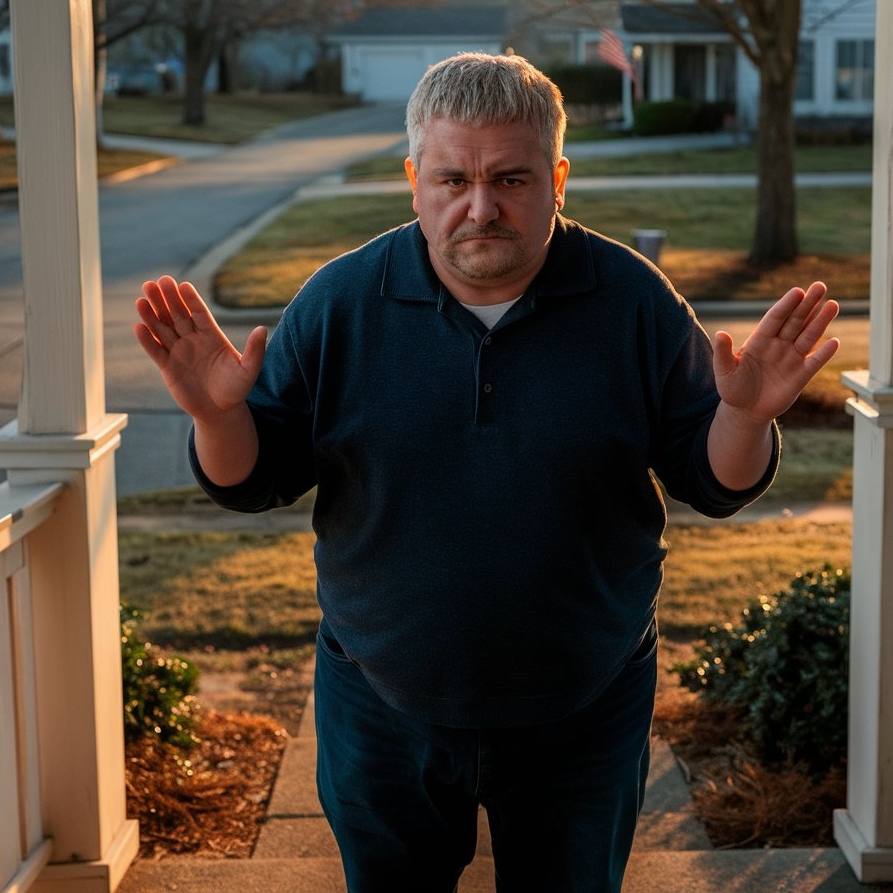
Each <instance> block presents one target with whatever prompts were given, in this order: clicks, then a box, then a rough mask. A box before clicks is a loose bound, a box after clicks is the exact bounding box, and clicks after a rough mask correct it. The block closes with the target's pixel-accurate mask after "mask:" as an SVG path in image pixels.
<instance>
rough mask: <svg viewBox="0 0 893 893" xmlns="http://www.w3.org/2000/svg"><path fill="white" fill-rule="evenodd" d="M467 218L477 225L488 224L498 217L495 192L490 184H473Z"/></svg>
mask: <svg viewBox="0 0 893 893" xmlns="http://www.w3.org/2000/svg"><path fill="white" fill-rule="evenodd" d="M468 217H469V219H470V220H473V221H474V222H475V223H477V224H484V223H490V222H492V221H493V220H496V218H497V217H499V204H498V202H497V200H496V190H495V189H494V188H493V186H492V185H491V184H490V183H475V184H474V186H473V187H472V189H471V195H470V197H469V204H468Z"/></svg>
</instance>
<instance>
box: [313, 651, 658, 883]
mask: <svg viewBox="0 0 893 893" xmlns="http://www.w3.org/2000/svg"><path fill="white" fill-rule="evenodd" d="M656 680H657V642H656V636H652V637H649V638H648V640H647V641H646V643H645V644H644V645H643V646H642V647H641V648H640V649H639V652H637V653H636V654H635V655H634V656H633V658H632V659H631V660H630V661H629V663H628V664H627V665H626V667H625V668H624V670H623V671H622V672H621V673H620V674H619V675H618V676H617V678H616V679H615V680H614V681H613V682H612V683H611V685H610V686H609V687H608V688H607V689H606V690H605V691H604V692H603V693H602V695H600V696H599V697H598V698H597V699H596V700H595V701H593V702H592V703H591V704H590V705H588V706H587V707H586V708H584V709H583V710H581V711H579V712H578V713H576V714H574V715H572V716H570V717H568V718H566V719H562V720H560V721H558V722H554V723H548V724H544V725H537V726H532V727H524V728H506V729H453V728H446V727H442V726H432V725H430V724H427V723H424V722H420V721H417V720H415V719H413V718H411V717H409V716H407V715H406V714H404V713H402V712H401V711H398V710H395V709H393V708H392V707H390V706H388V705H387V704H386V703H385V702H384V701H382V700H381V698H379V697H378V695H377V694H376V693H375V692H374V691H373V690H372V688H371V687H370V686H369V684H368V682H367V681H366V680H365V678H364V677H363V675H362V673H361V672H360V671H359V670H358V669H357V667H356V666H355V665H354V664H353V663H352V662H351V661H349V660H348V659H347V658H346V657H345V656H344V654H343V652H341V650H340V648H339V647H338V645H337V643H336V642H333V641H332V640H331V639H328V638H326V637H323V636H320V637H319V638H318V640H317V659H316V680H315V698H316V724H317V735H318V768H317V781H318V787H319V797H320V802H321V803H322V806H323V810H324V812H325V814H326V817H327V818H328V820H329V823H330V825H331V827H332V830H333V832H334V834H335V838H336V840H337V842H338V846H339V849H340V851H341V858H342V862H343V865H344V872H345V876H346V879H347V886H348V890H349V891H350V893H452V891H453V890H455V888H456V885H457V883H458V880H459V877H460V875H461V874H462V871H463V869H464V868H465V866H466V865H468V864H469V863H470V862H471V860H472V858H473V857H474V852H475V846H476V842H477V814H478V808H479V806H483V808H484V809H485V810H486V812H487V818H488V821H489V825H490V836H491V840H492V844H493V859H494V863H495V867H496V889H497V890H498V891H499V893H527V891H530V893H620V887H621V882H622V879H623V872H624V869H625V867H626V863H627V860H628V858H629V852H630V848H631V846H632V841H633V835H634V833H635V827H636V821H637V818H638V814H639V810H640V809H641V806H642V800H643V797H644V792H645V779H646V776H647V774H648V759H649V743H648V742H649V734H650V727H651V716H652V712H653V708H654V691H655V685H656Z"/></svg>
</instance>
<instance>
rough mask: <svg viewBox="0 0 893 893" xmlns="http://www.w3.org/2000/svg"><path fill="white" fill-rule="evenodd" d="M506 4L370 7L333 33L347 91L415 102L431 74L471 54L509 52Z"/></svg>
mask: <svg viewBox="0 0 893 893" xmlns="http://www.w3.org/2000/svg"><path fill="white" fill-rule="evenodd" d="M507 12H508V8H507V7H506V6H463V7H458V8H457V7H440V8H423V9H405V8H404V9H398V8H394V9H369V10H367V11H366V12H364V13H363V14H361V15H360V16H358V17H357V18H355V19H353V20H351V21H349V22H347V23H345V24H344V25H341V26H340V27H338V28H336V29H335V30H333V31H332V32H330V33H329V43H330V44H332V45H334V46H337V47H338V48H339V49H340V51H341V87H342V90H343V91H344V92H345V93H348V94H352V95H356V96H358V97H360V98H361V99H362V100H364V101H366V102H382V101H401V102H405V101H406V100H407V99H409V94H410V93H411V92H412V89H413V87H415V85H416V83H417V82H418V80H419V79H420V78H421V76H422V75H423V74H424V73H425V70H426V69H427V68H428V67H429V66H430V65H433V64H434V63H435V62H439V61H440V60H441V59H444V58H446V57H447V56H451V55H453V54H455V53H458V52H462V51H466V50H470V51H482V52H487V53H500V52H503V51H504V50H505V48H506V36H507V22H506V17H507Z"/></svg>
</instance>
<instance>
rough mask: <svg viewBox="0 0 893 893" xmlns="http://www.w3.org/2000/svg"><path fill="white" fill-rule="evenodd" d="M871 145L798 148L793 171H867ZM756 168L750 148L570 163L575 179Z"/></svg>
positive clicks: (741, 171)
mask: <svg viewBox="0 0 893 893" xmlns="http://www.w3.org/2000/svg"><path fill="white" fill-rule="evenodd" d="M871 165H872V156H871V146H870V145H868V144H866V145H854V146H798V147H797V149H796V150H795V152H794V169H795V170H796V171H797V172H798V173H832V172H861V171H870V170H871ZM756 169H757V156H756V150H755V148H754V147H753V146H751V145H748V146H735V147H732V148H724V149H680V150H679V151H675V152H655V153H654V154H642V155H629V156H620V157H618V158H602V157H597V158H577V159H576V160H574V161H572V162H571V176H572V177H574V176H576V177H590V176H598V177H612V176H614V177H617V176H635V175H644V176H672V175H674V174H753V173H756Z"/></svg>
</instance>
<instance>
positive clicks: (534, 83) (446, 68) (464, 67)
mask: <svg viewBox="0 0 893 893" xmlns="http://www.w3.org/2000/svg"><path fill="white" fill-rule="evenodd" d="M440 118H445V119H447V120H449V121H456V122H459V123H462V124H469V123H476V124H509V123H512V122H514V121H526V122H528V123H530V124H532V125H533V126H534V127H535V128H536V130H537V132H538V133H539V135H540V145H541V146H542V149H543V153H544V154H545V156H546V158H547V159H548V160H549V161H550V162H551V164H552V167H554V166H555V165H556V164H558V160H559V158H561V154H562V151H563V147H564V131H565V128H566V126H567V116H566V115H565V112H564V104H563V101H562V97H561V91H560V90H559V89H558V87H557V86H555V84H554V83H552V81H551V80H549V78H548V77H546V75H544V74H543V73H542V72H541V71H540V70H539V69H537V68H535V67H534V66H533V65H531V64H530V62H528V61H527V60H526V59H524V58H523V57H521V56H491V55H489V54H487V53H460V54H458V55H456V56H451V57H450V58H449V59H444V60H443V61H442V62H438V63H437V64H436V65H432V66H431V67H430V68H429V69H428V70H427V72H426V73H425V74H424V76H423V77H422V79H421V80H420V81H419V83H418V84H417V85H416V88H415V90H414V91H413V93H412V96H411V97H410V98H409V104H408V105H407V107H406V132H407V135H408V137H409V156H410V158H411V159H412V163H413V164H414V165H415V166H416V167H418V166H419V156H420V155H421V151H422V148H423V144H424V140H425V130H426V128H427V127H428V125H429V124H430V123H431V122H432V121H435V120H437V119H440Z"/></svg>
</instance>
